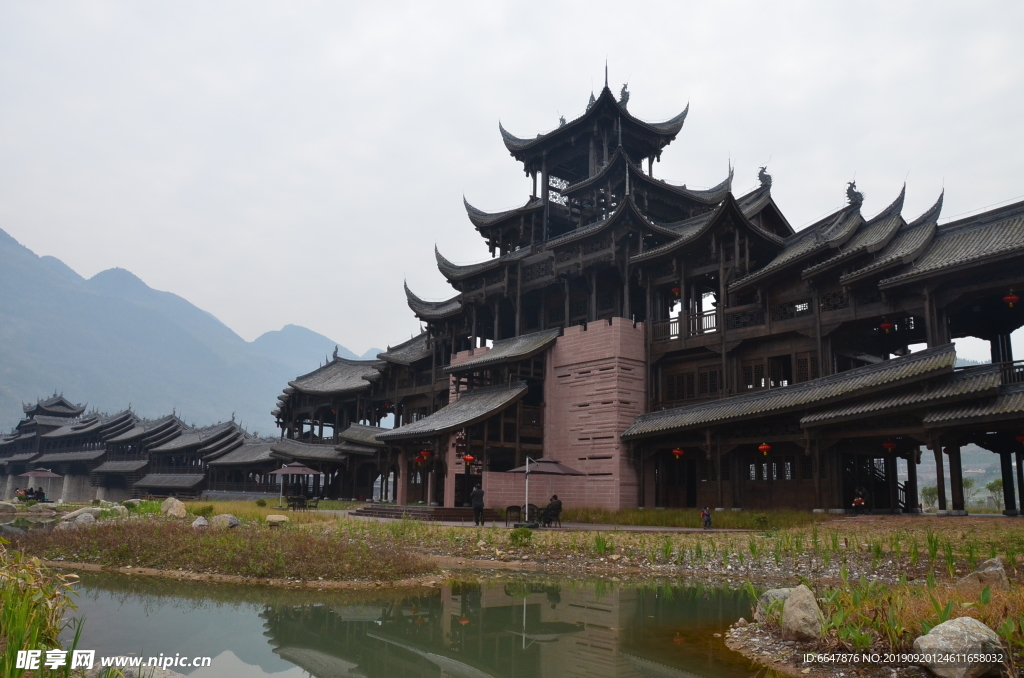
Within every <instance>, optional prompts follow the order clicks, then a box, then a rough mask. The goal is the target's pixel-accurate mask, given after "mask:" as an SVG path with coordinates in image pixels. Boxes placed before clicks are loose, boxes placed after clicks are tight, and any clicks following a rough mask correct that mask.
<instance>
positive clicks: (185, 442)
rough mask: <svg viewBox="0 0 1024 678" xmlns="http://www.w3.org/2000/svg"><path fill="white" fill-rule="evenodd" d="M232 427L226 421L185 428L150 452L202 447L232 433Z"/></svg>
mask: <svg viewBox="0 0 1024 678" xmlns="http://www.w3.org/2000/svg"><path fill="white" fill-rule="evenodd" d="M232 429H237V427H236V426H235V423H234V422H231V421H228V422H224V423H223V424H215V425H213V426H207V427H205V428H197V429H187V430H185V431H183V432H182V434H181V435H180V436H178V437H176V438H174V439H173V440H170V441H168V442H166V443H164V444H163V445H159V446H158V447H154V448H153V449H152V450H150V451H151V452H174V451H176V450H183V449H187V448H190V447H196V448H199V447H204V446H206V445H209V444H210V443H212V442H214V441H216V440H220V439H221V438H222V437H225V436H228V435H230V434H231V433H232Z"/></svg>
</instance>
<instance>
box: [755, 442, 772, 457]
mask: <svg viewBox="0 0 1024 678" xmlns="http://www.w3.org/2000/svg"><path fill="white" fill-rule="evenodd" d="M757 449H758V450H760V451H761V454H763V455H764V456H766V457H767V456H768V453H769V452H771V451H772V446H771V445H769V444H768V443H761V444H760V445H758V446H757Z"/></svg>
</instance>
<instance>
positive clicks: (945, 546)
mask: <svg viewBox="0 0 1024 678" xmlns="http://www.w3.org/2000/svg"><path fill="white" fill-rule="evenodd" d="M942 557H943V559H945V561H946V572H948V573H949V578H950V579H952V578H953V577H955V576H956V558H955V557H954V555H953V542H951V541H949V540H948V539H947V540H946V541H944V542H942ZM943 621H945V620H943Z"/></svg>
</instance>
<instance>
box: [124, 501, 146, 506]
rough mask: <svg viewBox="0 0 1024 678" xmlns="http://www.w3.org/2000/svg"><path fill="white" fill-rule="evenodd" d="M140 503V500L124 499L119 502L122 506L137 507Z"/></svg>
mask: <svg viewBox="0 0 1024 678" xmlns="http://www.w3.org/2000/svg"><path fill="white" fill-rule="evenodd" d="M141 503H142V500H141V499H125V500H124V501H122V502H121V504H122V505H123V506H138V505H139V504H141Z"/></svg>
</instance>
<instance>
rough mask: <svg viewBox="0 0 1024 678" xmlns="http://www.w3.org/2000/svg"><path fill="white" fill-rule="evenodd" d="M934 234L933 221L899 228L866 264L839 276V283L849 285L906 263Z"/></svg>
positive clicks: (918, 252)
mask: <svg viewBox="0 0 1024 678" xmlns="http://www.w3.org/2000/svg"><path fill="white" fill-rule="evenodd" d="M933 235H935V222H934V221H929V222H927V223H924V224H920V225H918V226H913V225H912V226H907V227H905V228H902V229H900V230H899V231H898V232H897V233H896V236H895V237H894V238H893V239H892V240H891V241H889V244H888V245H886V246H885V248H884V249H883V250H882V251H881V252H879V253H878V255H877V256H876V257H875V258H874V259H873V260H872V261H871V262H870V263H868V264H867V265H866V266H863V267H861V268H858V269H857V270H855V271H851V272H850V273H847V274H845V275H842V276H840V277H839V284H841V285H849V284H851V283H855V282H857V281H859V280H864V279H865V278H869V277H871V276H872V275H875V274H878V273H881V272H882V271H885V270H886V269H889V268H893V267H895V266H901V265H903V264H908V263H910V262H911V261H913V260H914V258H915V257H917V256H918V255H920V253H921V251H922V249H923V248H924V247H926V246H927V245H928V243H930V242H931V239H932V236H933Z"/></svg>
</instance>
